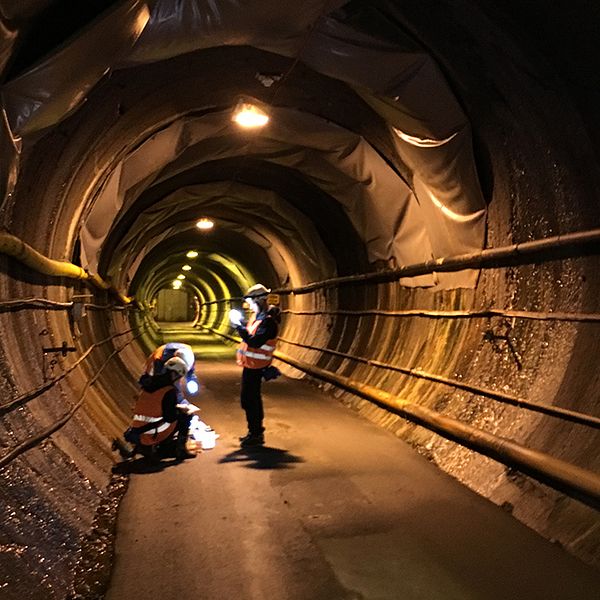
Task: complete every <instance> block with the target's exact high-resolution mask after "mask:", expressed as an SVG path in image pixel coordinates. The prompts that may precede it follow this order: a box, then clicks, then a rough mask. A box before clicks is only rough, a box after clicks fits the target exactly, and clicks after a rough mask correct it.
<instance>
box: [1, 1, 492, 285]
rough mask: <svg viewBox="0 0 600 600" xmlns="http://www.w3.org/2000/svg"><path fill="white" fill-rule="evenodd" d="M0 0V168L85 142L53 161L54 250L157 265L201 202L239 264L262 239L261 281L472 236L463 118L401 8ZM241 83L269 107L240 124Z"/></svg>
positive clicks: (118, 269)
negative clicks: (249, 124)
mask: <svg viewBox="0 0 600 600" xmlns="http://www.w3.org/2000/svg"><path fill="white" fill-rule="evenodd" d="M5 4H7V3H2V7H3V8H2V10H3V12H2V15H3V17H4V24H5V29H4V35H3V38H4V39H3V48H4V59H5V62H4V64H5V66H6V70H5V80H4V85H3V90H2V99H3V104H4V110H5V123H4V125H5V133H6V134H7V136H8V137H9V139H10V140H11V141H12V146H13V151H12V153H11V155H12V157H11V159H10V161H9V160H7V159H5V162H6V163H7V164H6V167H7V169H8V170H9V171H10V177H9V182H8V184H7V185H8V187H9V189H10V186H11V185H14V182H15V181H16V180H17V176H18V172H19V168H20V162H21V161H22V158H23V157H26V156H29V155H30V154H32V153H38V152H41V153H43V152H44V150H45V149H48V150H51V149H54V148H55V147H56V142H57V137H59V136H63V137H64V136H66V137H67V138H68V139H69V142H68V143H69V144H70V146H72V147H73V148H80V149H82V150H80V151H79V152H78V154H77V155H76V156H75V155H72V160H71V161H70V164H69V168H68V169H67V168H65V167H62V172H61V174H60V176H61V177H62V178H63V181H66V182H65V183H63V185H62V187H63V189H64V190H65V191H64V195H63V197H62V199H61V202H62V207H61V219H64V220H65V221H67V222H69V223H70V225H69V226H68V227H67V226H65V231H64V238H65V239H64V244H66V245H67V246H66V248H65V250H66V252H65V254H66V255H67V256H68V255H69V248H75V249H76V250H77V252H76V253H75V254H74V255H73V258H74V259H75V260H77V261H80V262H81V264H82V266H84V267H85V268H86V269H89V270H90V271H92V272H99V273H100V274H101V275H102V276H108V277H110V279H111V280H112V281H113V282H114V283H115V285H118V286H120V287H122V288H127V286H128V285H129V284H130V282H132V281H136V282H137V281H139V280H140V277H139V276H137V277H136V271H137V269H138V268H140V267H141V266H143V268H144V269H145V270H146V272H148V273H150V272H152V270H153V269H155V268H157V267H158V264H159V263H158V262H157V263H153V262H152V261H151V259H150V257H152V256H154V257H156V259H155V260H159V259H160V257H159V256H158V254H157V253H156V252H155V251H154V250H155V249H156V248H157V247H163V248H164V247H165V246H163V245H162V244H163V242H165V241H167V240H169V239H170V238H175V239H180V240H181V242H180V243H178V244H172V245H170V246H169V247H170V248H173V250H174V251H179V250H180V249H181V250H183V248H184V246H186V245H187V243H188V242H187V240H189V235H190V230H193V226H194V222H195V220H197V218H200V217H210V218H214V220H215V221H216V223H217V226H216V227H215V230H214V231H213V232H212V233H211V236H210V237H209V238H207V239H210V240H211V241H212V242H214V243H215V244H218V245H219V246H220V247H224V246H227V247H225V248H224V250H223V252H224V255H226V256H229V257H230V258H231V260H233V261H239V262H240V264H242V263H244V264H245V266H246V268H247V269H248V270H249V271H251V269H249V267H250V265H249V264H248V263H249V262H251V261H249V260H248V256H249V255H248V252H244V250H243V248H244V244H249V245H254V246H258V247H261V248H262V251H263V252H264V253H265V255H266V260H267V261H268V262H270V263H271V264H272V265H273V268H272V269H271V277H272V279H270V281H269V283H270V285H273V286H282V285H287V284H289V285H292V286H293V285H299V284H302V283H307V282H309V281H314V280H319V279H323V278H327V277H332V276H336V275H344V274H347V273H353V272H362V271H365V270H370V269H373V268H379V266H380V265H387V266H398V265H409V264H414V263H419V262H424V261H426V260H429V259H431V258H432V257H436V258H439V257H444V256H448V255H452V254H460V253H464V252H469V251H473V250H478V249H481V247H482V246H483V243H484V233H485V202H484V200H483V197H482V194H481V191H480V187H479V183H478V179H477V174H476V170H475V166H474V161H473V155H472V149H471V137H470V127H469V123H468V121H467V118H466V116H465V115H464V113H463V111H462V109H461V107H460V105H459V103H458V101H457V100H456V99H455V97H454V95H453V93H452V91H451V89H450V88H449V86H448V84H447V82H446V80H445V78H444V76H443V75H442V73H441V71H440V70H439V68H438V67H437V65H436V62H435V60H434V59H433V58H432V57H431V56H430V55H429V54H428V52H427V51H426V49H425V48H423V47H422V46H420V44H419V43H418V42H417V41H416V40H415V39H414V38H413V36H412V35H411V34H410V33H409V32H410V27H409V26H408V24H407V23H403V21H402V13H401V11H400V10H399V9H397V8H393V7H391V8H390V7H389V6H386V4H385V3H383V4H382V6H381V7H379V8H377V7H374V6H369V5H366V4H365V3H362V2H349V3H344V2H337V3H329V4H324V3H323V2H316V1H313V2H305V3H299V4H296V3H281V2H266V3H265V2H244V3H242V4H240V3H239V2H237V1H236V2H233V1H231V2H220V3H218V4H215V3H213V2H203V1H200V0H198V1H192V0H190V1H188V2H177V1H175V0H157V1H155V2H142V1H133V0H131V1H128V2H120V3H113V4H112V5H111V6H110V7H109V8H108V9H107V10H104V11H101V10H100V8H101V7H100V5H99V4H98V3H92V4H90V5H88V6H87V8H86V9H83V8H81V9H77V8H73V9H72V11H71V12H70V13H69V15H68V16H67V15H66V13H67V12H69V11H67V10H66V9H65V5H64V3H60V2H29V3H23V5H22V6H21V7H20V9H19V8H17V7H15V6H10V3H8V4H7V5H8V6H10V8H7V7H6V6H4V5H5ZM53 11H54V12H53ZM51 14H54V20H55V21H57V24H56V25H55V26H54V27H53V28H51V31H49V32H48V34H47V35H42V34H41V33H40V23H41V22H42V20H43V19H48V18H49V15H51ZM59 15H62V16H63V18H62V19H59V18H58V17H59ZM58 21H60V24H58ZM51 22H52V21H51ZM35 32H38V35H42V40H41V43H40V44H39V45H38V49H37V52H35V51H33V50H31V49H30V48H29V44H31V40H32V36H33V34H34V33H35ZM61 36H62V37H61ZM99 50H100V51H99ZM240 99H245V100H247V101H249V102H252V103H258V104H260V105H261V106H262V107H264V109H265V110H266V111H267V112H268V114H269V116H270V122H269V124H268V125H267V126H266V127H264V128H262V129H260V130H252V131H242V130H240V129H239V128H238V127H237V126H236V125H235V124H234V123H232V121H231V116H232V111H233V109H234V107H235V106H236V104H237V102H238V101H239V100H240ZM6 144H7V142H6V140H5V141H4V145H5V146H6ZM184 239H185V240H186V241H185V243H184V241H183V240H184ZM234 239H235V240H237V241H235V242H234V241H233V240H234ZM248 247H249V246H248ZM240 248H241V249H242V250H240ZM257 256H262V254H260V253H258V254H257ZM318 257H322V258H318ZM160 260H161V264H162V259H160ZM166 262H167V264H168V263H169V261H166ZM258 270H259V271H262V272H265V271H268V270H269V269H268V268H266V267H260V268H258ZM475 276H476V273H473V272H463V273H459V274H452V275H449V274H440V275H423V276H419V277H414V278H412V279H407V280H403V282H402V283H404V284H406V285H410V286H414V285H418V286H425V287H457V286H472V285H473V284H474V282H475V279H474V277H475Z"/></svg>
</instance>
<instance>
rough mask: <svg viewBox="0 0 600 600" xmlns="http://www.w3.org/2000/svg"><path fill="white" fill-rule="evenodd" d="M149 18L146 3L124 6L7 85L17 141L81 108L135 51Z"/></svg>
mask: <svg viewBox="0 0 600 600" xmlns="http://www.w3.org/2000/svg"><path fill="white" fill-rule="evenodd" d="M148 18H149V13H148V9H147V7H146V6H145V4H144V3H143V2H129V3H126V4H123V5H120V6H119V7H118V8H116V9H115V10H113V11H111V12H109V13H108V14H105V15H104V16H102V17H101V18H100V19H99V20H98V21H96V22H95V23H94V24H93V26H91V27H89V28H88V29H87V30H86V32H85V34H83V35H80V36H79V37H77V38H76V39H74V40H73V41H72V42H71V43H70V44H68V45H66V46H64V47H62V48H61V49H60V50H58V51H57V52H56V53H55V54H53V55H52V56H50V57H48V58H47V59H46V60H43V61H42V62H40V63H38V64H37V65H35V66H34V67H33V68H32V69H30V70H29V71H27V72H26V73H23V74H22V75H20V76H19V77H17V78H15V79H12V80H10V81H8V82H6V83H5V84H4V85H3V86H2V101H3V104H4V108H5V110H6V113H7V115H8V122H9V124H10V128H11V131H12V134H13V136H14V137H17V136H24V135H27V134H28V133H32V132H34V131H39V130H40V129H44V128H46V127H50V126H51V125H54V124H55V123H57V122H58V121H60V120H61V119H63V118H64V117H65V116H66V115H67V114H69V113H70V112H71V111H73V110H74V109H76V108H77V106H78V105H79V104H80V103H81V102H82V101H83V100H84V99H85V96H86V94H87V93H88V92H89V90H90V89H91V88H92V87H93V86H95V85H96V84H97V83H98V81H99V80H100V79H101V78H102V77H103V75H105V74H106V72H107V71H108V70H109V69H110V68H111V67H112V66H113V64H115V63H116V62H117V61H118V60H119V59H120V58H122V57H123V56H124V55H126V54H127V53H128V52H129V51H130V50H131V48H132V47H133V44H134V43H135V41H136V40H137V38H138V37H139V35H140V33H141V32H142V30H143V28H144V26H145V25H146V23H147V22H148ZM99 49H101V51H99Z"/></svg>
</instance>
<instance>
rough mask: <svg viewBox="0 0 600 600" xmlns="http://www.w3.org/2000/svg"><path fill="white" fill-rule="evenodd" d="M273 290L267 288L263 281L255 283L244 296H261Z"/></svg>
mask: <svg viewBox="0 0 600 600" xmlns="http://www.w3.org/2000/svg"><path fill="white" fill-rule="evenodd" d="M270 292H271V290H269V289H267V288H266V287H265V286H264V285H263V284H262V283H257V284H256V285H253V286H252V287H251V288H249V289H248V291H247V292H246V293H245V294H244V298H260V297H261V296H268V295H269V294H270Z"/></svg>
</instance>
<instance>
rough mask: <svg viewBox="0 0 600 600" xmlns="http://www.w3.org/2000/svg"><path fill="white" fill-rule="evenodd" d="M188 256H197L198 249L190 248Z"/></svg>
mask: <svg viewBox="0 0 600 600" xmlns="http://www.w3.org/2000/svg"><path fill="white" fill-rule="evenodd" d="M186 256H187V257H188V258H196V257H197V256H198V252H196V250H189V251H188V252H187V253H186Z"/></svg>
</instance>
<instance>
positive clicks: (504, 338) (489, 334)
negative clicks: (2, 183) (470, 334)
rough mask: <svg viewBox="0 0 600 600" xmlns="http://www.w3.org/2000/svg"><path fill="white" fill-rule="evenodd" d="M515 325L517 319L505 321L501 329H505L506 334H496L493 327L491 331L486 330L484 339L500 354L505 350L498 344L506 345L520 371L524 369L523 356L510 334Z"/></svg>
mask: <svg viewBox="0 0 600 600" xmlns="http://www.w3.org/2000/svg"><path fill="white" fill-rule="evenodd" d="M514 324H515V318H514V317H513V319H512V320H511V321H508V320H503V321H502V324H501V325H500V326H501V327H504V332H503V333H496V332H495V331H494V330H493V329H492V328H491V327H490V328H489V329H486V330H485V331H484V333H483V339H484V340H485V341H486V342H491V344H492V347H493V349H494V352H498V353H502V352H503V349H502V347H501V345H499V344H498V342H504V343H506V346H507V347H508V349H509V351H510V354H511V356H512V357H513V358H514V360H515V363H516V365H517V369H518V370H519V371H520V370H521V369H522V368H523V362H522V360H521V355H520V354H519V353H518V352H517V349H516V348H515V346H514V344H513V341H512V340H511V338H510V332H511V331H512V329H513V327H514Z"/></svg>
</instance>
